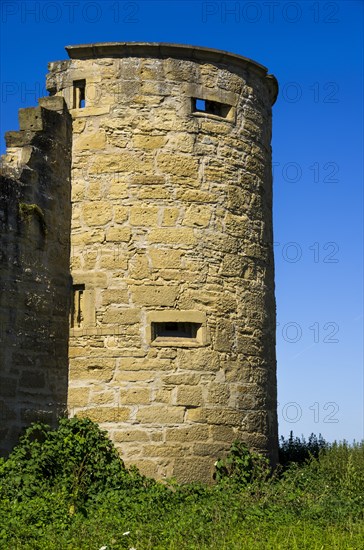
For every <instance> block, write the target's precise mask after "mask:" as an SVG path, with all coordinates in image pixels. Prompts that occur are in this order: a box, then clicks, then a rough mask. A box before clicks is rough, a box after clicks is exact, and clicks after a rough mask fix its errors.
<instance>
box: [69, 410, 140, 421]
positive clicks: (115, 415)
mask: <svg viewBox="0 0 364 550" xmlns="http://www.w3.org/2000/svg"><path fill="white" fill-rule="evenodd" d="M129 415H130V409H129V408H127V407H97V408H96V407H95V408H87V409H83V410H81V411H78V412H77V416H79V417H81V418H89V419H90V420H93V421H94V422H126V421H127V420H128V419H129Z"/></svg>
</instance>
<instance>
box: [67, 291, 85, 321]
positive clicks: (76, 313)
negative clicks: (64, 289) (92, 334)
mask: <svg viewBox="0 0 364 550" xmlns="http://www.w3.org/2000/svg"><path fill="white" fill-rule="evenodd" d="M84 290H85V285H82V284H79V285H73V287H72V301H71V319H70V326H71V328H80V327H82V322H83V298H84V295H83V293H84Z"/></svg>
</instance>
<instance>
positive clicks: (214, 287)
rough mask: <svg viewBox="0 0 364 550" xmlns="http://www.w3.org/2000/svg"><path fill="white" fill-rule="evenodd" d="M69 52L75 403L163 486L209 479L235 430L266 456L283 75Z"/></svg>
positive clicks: (202, 56) (221, 57)
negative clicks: (274, 129) (277, 112)
mask: <svg viewBox="0 0 364 550" xmlns="http://www.w3.org/2000/svg"><path fill="white" fill-rule="evenodd" d="M66 49H67V52H68V54H69V57H70V59H69V60H67V61H60V62H55V63H51V64H50V72H49V75H48V79H47V88H48V90H49V91H50V94H51V95H58V96H63V97H64V98H65V101H66V103H67V105H68V108H69V110H70V113H71V115H72V119H73V145H72V151H73V154H72V232H71V243H72V252H71V270H72V271H71V272H72V279H73V290H72V308H71V315H70V346H69V363H70V371H69V397H68V404H69V410H70V413H71V414H73V415H82V416H88V417H90V418H91V419H93V420H95V421H97V422H99V423H100V424H101V426H102V427H103V428H105V429H107V430H108V432H109V434H110V436H111V438H112V440H113V441H114V442H115V444H116V445H117V446H118V447H119V448H120V451H121V453H122V457H123V458H124V460H125V462H126V464H127V465H129V464H136V465H137V466H138V467H139V468H140V469H141V471H142V472H143V473H145V474H148V475H151V476H154V477H157V478H162V477H165V476H166V477H170V476H174V477H176V478H177V479H178V480H179V481H182V482H183V481H191V480H202V481H210V480H211V479H212V472H213V466H214V462H215V461H216V459H217V458H218V457H221V456H222V455H223V454H224V453H225V452H226V451H227V449H228V448H229V447H230V445H231V443H232V442H233V441H234V440H235V439H240V440H243V441H245V442H246V443H247V445H248V446H249V447H251V448H253V449H255V450H258V451H261V452H264V453H265V454H267V455H269V456H270V458H271V459H272V461H273V462H275V461H276V458H277V415H276V359H275V300H274V265H273V246H272V245H273V239H272V175H271V147H270V141H271V106H272V104H273V103H274V101H275V98H276V95H277V82H276V80H275V78H274V77H273V76H271V75H268V74H267V70H266V68H265V67H263V66H262V65H259V64H258V63H256V62H254V61H251V60H249V59H246V58H244V57H241V56H239V55H234V54H230V53H227V52H223V51H218V50H213V49H208V48H200V47H192V46H183V45H176V44H159V43H102V44H88V45H81V46H70V47H68V48H66Z"/></svg>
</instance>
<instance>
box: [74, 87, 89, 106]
mask: <svg viewBox="0 0 364 550" xmlns="http://www.w3.org/2000/svg"><path fill="white" fill-rule="evenodd" d="M84 107H86V80H75V81H74V82H73V108H74V109H83V108H84Z"/></svg>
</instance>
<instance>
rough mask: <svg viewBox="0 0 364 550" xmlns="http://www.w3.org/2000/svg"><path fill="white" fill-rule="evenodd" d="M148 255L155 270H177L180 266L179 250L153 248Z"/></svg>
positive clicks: (180, 254) (180, 252)
mask: <svg viewBox="0 0 364 550" xmlns="http://www.w3.org/2000/svg"><path fill="white" fill-rule="evenodd" d="M149 255H150V258H151V260H152V264H153V267H155V268H158V269H160V268H162V269H163V268H173V269H179V268H180V266H181V256H182V251H181V250H175V249H173V248H170V249H159V248H155V249H151V250H150V252H149Z"/></svg>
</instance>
